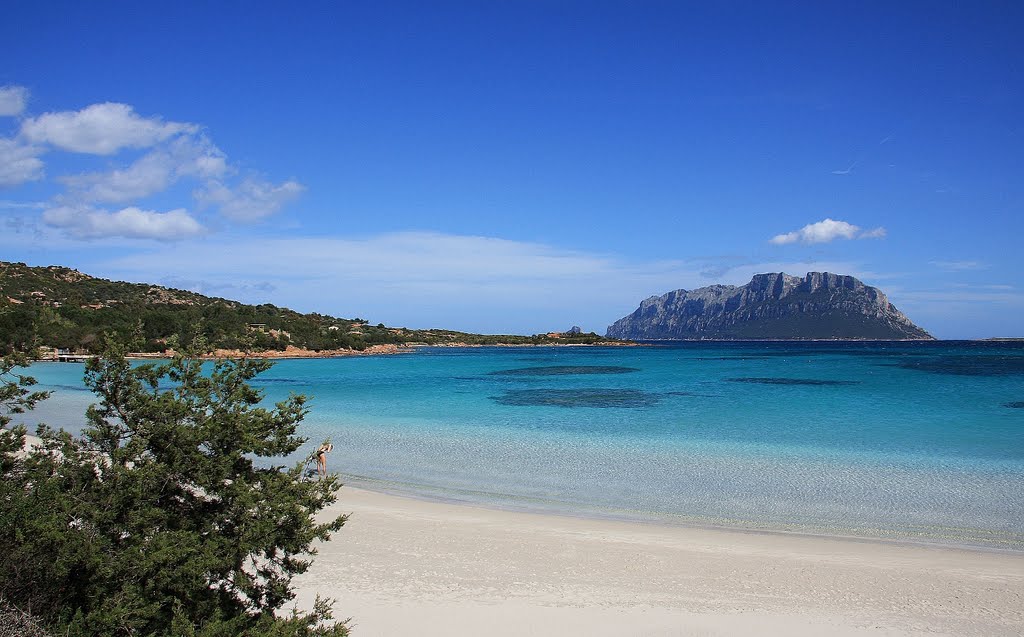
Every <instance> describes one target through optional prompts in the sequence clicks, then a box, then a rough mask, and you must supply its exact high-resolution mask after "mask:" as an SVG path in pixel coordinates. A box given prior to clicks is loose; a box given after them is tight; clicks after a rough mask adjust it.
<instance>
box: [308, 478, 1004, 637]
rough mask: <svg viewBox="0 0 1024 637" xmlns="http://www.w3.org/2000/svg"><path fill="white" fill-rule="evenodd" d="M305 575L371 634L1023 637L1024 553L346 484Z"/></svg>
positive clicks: (359, 630) (360, 631)
mask: <svg viewBox="0 0 1024 637" xmlns="http://www.w3.org/2000/svg"><path fill="white" fill-rule="evenodd" d="M327 513H328V514H331V513H333V514H338V513H352V517H351V519H350V520H349V522H348V524H347V525H346V526H345V528H343V529H341V531H339V532H338V533H337V534H336V535H335V536H334V539H333V540H332V541H331V542H329V543H326V544H323V545H321V546H320V547H319V552H320V553H319V555H318V556H317V558H316V560H315V562H314V564H313V566H312V568H311V569H310V571H309V572H308V573H306V574H305V575H303V576H302V577H300V578H297V580H296V584H297V590H298V593H299V595H298V600H297V601H298V602H299V605H300V607H308V606H309V605H310V604H311V603H312V600H313V598H314V596H315V595H316V594H320V595H322V596H327V597H333V598H335V599H336V600H337V601H336V604H335V610H336V614H337V615H338V616H339V617H348V616H352V617H353V618H354V620H353V623H352V625H353V627H354V629H355V630H354V634H355V635H356V636H357V637H361V636H367V635H398V634H418V635H456V636H458V635H467V636H468V635H477V634H482V633H486V634H489V635H491V636H494V637H499V636H502V635H523V634H527V635H531V634H532V635H693V634H699V635H746V634H755V633H756V634H778V635H820V634H822V633H825V632H828V633H831V634H833V635H925V634H928V635H935V634H947V635H1017V634H1021V633H1022V632H1024V554H1022V553H1017V552H1004V551H998V550H995V551H988V550H986V549H981V550H974V549H973V548H971V549H961V548H954V547H946V546H932V545H921V544H912V543H903V542H888V541H879V542H875V541H872V540H865V539H860V538H836V537H823V536H812V535H804V534H789V533H770V532H769V533H762V532H758V531H750V530H745V529H737V530H731V529H718V528H694V527H688V526H674V525H672V526H669V525H660V524H657V523H652V522H630V521H621V520H612V519H594V518H582V517H573V516H560V515H556V514H548V513H527V512H519V511H509V510H503V509H493V508H483V507H478V506H472V505H465V504H455V503H448V502H438V501H432V500H426V499H420V498H414V497H405V496H399V495H393V494H389V493H381V492H376V491H369V490H366V489H363V488H358V487H351V486H346V487H344V488H343V489H342V490H341V492H340V501H339V502H338V503H337V504H336V505H334V506H333V507H332V508H331V509H330V510H329V511H328V512H327Z"/></svg>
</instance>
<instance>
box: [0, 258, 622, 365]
mask: <svg viewBox="0 0 1024 637" xmlns="http://www.w3.org/2000/svg"><path fill="white" fill-rule="evenodd" d="M104 335H112V336H114V337H115V339H116V340H118V342H121V343H123V344H125V345H126V346H127V347H128V348H129V349H130V350H131V351H135V352H162V351H164V350H165V349H166V348H167V346H168V342H169V341H172V339H177V341H178V342H181V343H190V342H192V341H193V340H194V339H195V338H197V337H199V338H202V339H204V340H205V342H207V343H209V344H210V346H211V347H212V348H215V349H218V348H219V349H239V350H251V351H267V350H284V349H285V348H286V347H288V346H289V345H292V346H295V347H298V348H301V349H307V350H315V351H323V350H338V349H353V350H364V349H366V348H367V347H369V346H371V345H381V344H394V345H409V344H427V345H444V344H455V343H464V344H467V345H498V344H512V345H516V344H555V343H558V344H581V343H583V344H590V343H598V342H603V341H604V340H605V339H603V338H602V337H600V336H598V335H597V334H594V333H589V334H586V333H585V334H575V333H566V334H559V335H558V336H549V335H547V334H538V335H534V336H510V335H501V336H494V335H480V334H466V333H463V332H454V331H449V330H410V329H406V328H390V327H386V326H385V325H383V324H378V325H376V326H374V325H370V324H369V323H368V322H367V321H364V320H362V319H358V318H355V319H343V318H337V317H333V316H327V315H323V314H315V313H313V314H301V313H299V312H295V311H293V310H289V309H287V308H282V307H277V306H275V305H270V304H263V305H246V304H243V303H238V302H236V301H231V300H228V299H222V298H214V297H208V296H203V295H201V294H196V293H194V292H188V291H185V290H176V289H171V288H164V287H160V286H155V285H146V284H138V283H120V282H114V281H107V280H105V279H97V278H94V277H90V276H87V275H84V274H82V273H80V272H78V271H77V270H72V269H69V268H64V267H60V266H50V267H29V266H27V265H25V264H23V263H5V262H0V352H11V351H24V350H27V349H31V348H34V347H53V348H65V349H69V350H73V351H87V352H93V353H95V352H97V351H99V349H100V344H101V342H102V340H103V336H104Z"/></svg>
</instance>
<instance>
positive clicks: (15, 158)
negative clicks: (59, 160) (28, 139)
mask: <svg viewBox="0 0 1024 637" xmlns="http://www.w3.org/2000/svg"><path fill="white" fill-rule="evenodd" d="M41 153H42V151H41V149H39V148H38V147H36V146H30V145H27V144H23V143H21V142H19V141H17V140H14V139H5V138H2V137H0V188H2V187H10V186H17V185H19V184H23V183H25V182H28V181H35V180H37V179H41V178H42V176H43V162H42V160H41V159H39V155H40V154H41Z"/></svg>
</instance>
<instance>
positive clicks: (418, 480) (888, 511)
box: [32, 342, 1024, 550]
mask: <svg viewBox="0 0 1024 637" xmlns="http://www.w3.org/2000/svg"><path fill="white" fill-rule="evenodd" d="M32 373H33V374H34V375H35V376H36V377H37V379H38V380H39V381H40V383H41V384H42V385H43V386H44V387H45V388H48V389H53V390H55V394H54V396H53V398H51V399H50V400H49V401H47V403H45V404H44V405H43V406H41V407H40V409H39V410H37V413H36V415H35V416H36V417H37V418H38V419H41V420H43V421H45V422H48V423H50V424H52V425H58V426H65V427H68V428H71V429H75V428H78V427H80V424H81V422H82V416H81V414H82V413H83V412H84V410H85V407H86V406H87V405H88V404H89V403H90V402H91V400H92V395H91V394H89V393H88V392H86V391H84V388H83V386H82V382H81V375H82V366H81V365H75V364H58V363H50V364H37V365H35V366H33V369H32ZM257 384H258V385H259V386H260V387H261V389H263V390H264V391H265V392H266V395H267V398H268V399H270V400H280V399H281V398H283V397H284V396H286V395H287V394H288V393H289V392H297V393H302V394H307V395H310V396H312V397H313V400H312V403H311V406H312V412H311V413H310V415H309V416H308V418H307V420H306V422H305V423H304V425H303V430H302V433H303V435H305V436H308V437H309V438H310V443H309V445H308V447H309V448H308V449H304V450H303V453H305V454H308V453H309V451H310V450H311V448H312V446H313V445H314V443H317V444H318V443H319V442H320V441H321V440H323V439H324V438H327V437H329V438H331V440H332V441H333V442H334V443H335V445H336V447H335V451H334V453H333V454H331V456H330V459H329V466H330V468H331V469H332V470H337V471H340V472H342V474H343V475H344V478H345V480H346V481H347V482H349V483H351V484H358V485H361V486H365V487H369V488H374V489H379V490H389V491H396V492H402V493H407V494H413V495H420V496H426V497H439V498H444V499H451V500H457V501H468V502H474V503H482V504H488V505H497V506H502V507H512V508H522V509H529V510H548V511H558V512H563V513H570V514H579V515H598V516H614V517H623V518H630V519H650V520H658V521H668V522H679V523H683V524H698V525H724V526H731V527H743V528H756V529H770V530H784V531H800V532H810V533H824V534H834V535H853V536H863V537H870V538H891V539H901V540H912V541H924V542H937V543H953V544H963V545H973V546H987V547H1000V548H1008V549H1013V550H1024V345H1022V344H1014V343H979V342H971V343H958V342H943V343H870V344H869V343H855V344H854V343H843V344H831V343H828V344H826V343H797V344H793V343H787V344H765V343H744V344H721V343H714V344H704V343H702V344H673V345H660V346H652V347H635V348H616V347H609V348H592V347H578V348H577V347H551V348H479V349H449V348H426V349H421V350H418V351H416V352H415V353H412V354H407V355H399V356H382V357H360V358H344V359H324V360H286V361H280V362H278V363H277V364H276V365H275V366H274V368H273V369H272V370H271V371H270V372H268V373H267V374H265V375H263V376H262V377H260V378H259V379H258V381H257Z"/></svg>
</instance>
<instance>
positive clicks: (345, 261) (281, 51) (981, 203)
mask: <svg viewBox="0 0 1024 637" xmlns="http://www.w3.org/2000/svg"><path fill="white" fill-rule="evenodd" d="M294 4H295V6H285V5H284V4H281V3H274V4H271V3H254V2H245V3H243V2H234V3H232V2H222V3H195V4H191V3H184V2H183V3H177V6H174V7H170V8H169V7H167V6H152V7H150V6H146V5H147V3H114V2H111V3H67V4H59V3H46V4H45V5H44V3H35V4H32V5H30V3H18V4H15V5H11V6H8V7H6V8H5V9H4V19H3V20H2V21H0V87H3V88H0V259H3V260H15V261H25V262H27V263H29V264H32V265H49V264H61V265H68V266H71V267H75V268H78V269H80V270H82V271H83V272H86V273H89V274H93V275H96V276H103V277H107V278H114V279H121V280H130V281H143V282H156V283H162V284H165V285H171V286H176V287H184V288H189V289H194V290H196V291H199V292H203V293H207V294H212V295H217V296H225V297H229V298H235V299H239V300H243V301H247V302H273V303H276V304H279V305H287V306H289V307H293V308H295V309H298V310H301V311H319V312H323V313H329V314H334V315H339V316H346V317H357V316H358V317H361V318H366V319H368V320H370V321H372V322H375V323H376V322H384V323H387V324H389V325H405V326H409V327H445V328H452V329H465V330H470V331H477V332H489V333H508V332H512V333H534V332H541V331H549V330H552V329H565V328H568V327H569V326H570V325H574V324H577V325H580V326H582V327H583V328H584V329H586V330H594V331H598V332H602V333H603V331H604V329H605V327H606V326H607V325H608V324H610V323H611V322H613V321H614V320H616V319H618V318H620V317H621V316H623V315H625V314H627V313H629V312H631V311H632V310H633V309H635V307H636V306H637V305H638V304H639V302H640V301H641V300H643V299H644V298H646V297H648V296H651V295H654V294H662V293H664V292H667V291H669V290H673V289H677V288H687V289H692V288H696V287H701V286H703V285H709V284H712V283H731V284H742V283H745V282H746V281H748V280H749V278H750V276H751V275H752V274H754V273H757V272H771V271H780V270H781V271H785V272H788V273H790V274H795V275H803V274H804V273H806V272H807V271H809V270H828V271H832V272H839V273H844V274H853V275H855V276H858V277H860V278H861V279H863V280H864V281H865V282H866V283H868V284H870V285H875V286H878V287H880V288H881V289H882V290H883V291H885V292H886V293H887V294H888V296H889V297H890V300H892V301H893V303H895V304H896V305H897V306H898V307H899V308H900V309H901V310H903V311H904V312H905V313H906V314H908V316H910V318H911V319H912V320H914V321H915V322H917V323H918V324H919V325H921V326H922V327H924V328H925V329H928V330H929V331H931V332H932V333H933V334H934V335H936V336H938V337H940V338H978V337H988V336H1024V280H1022V273H1024V257H1022V254H1021V253H1022V250H1021V249H1020V245H1021V237H1022V236H1024V222H1022V221H1021V217H1022V212H1024V180H1022V178H1021V167H1022V166H1024V117H1022V116H1021V115H1022V113H1024V38H1022V37H1020V34H1021V33H1024V5H1022V4H1020V3H1016V2H1002V3H986V2H979V3H957V5H959V6H956V5H953V4H952V3H939V2H923V3H911V2H907V3H881V2H878V3H859V4H857V5H851V4H849V3H820V2H818V3H811V2H807V3H755V2H749V3H748V2H711V3H693V4H690V3H683V2H629V3H626V2H618V3H611V2H567V1H562V2H558V1H554V0H552V1H548V2H465V3H454V2H438V3H419V2H415V3H414V2H409V3H402V2H376V3H359V4H356V3H294ZM891 4H898V6H895V7H894V6H890V5H891ZM37 5H38V6H37Z"/></svg>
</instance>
